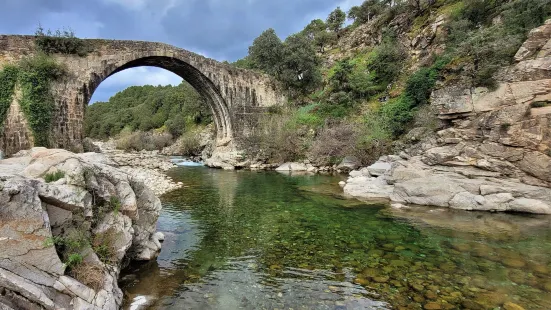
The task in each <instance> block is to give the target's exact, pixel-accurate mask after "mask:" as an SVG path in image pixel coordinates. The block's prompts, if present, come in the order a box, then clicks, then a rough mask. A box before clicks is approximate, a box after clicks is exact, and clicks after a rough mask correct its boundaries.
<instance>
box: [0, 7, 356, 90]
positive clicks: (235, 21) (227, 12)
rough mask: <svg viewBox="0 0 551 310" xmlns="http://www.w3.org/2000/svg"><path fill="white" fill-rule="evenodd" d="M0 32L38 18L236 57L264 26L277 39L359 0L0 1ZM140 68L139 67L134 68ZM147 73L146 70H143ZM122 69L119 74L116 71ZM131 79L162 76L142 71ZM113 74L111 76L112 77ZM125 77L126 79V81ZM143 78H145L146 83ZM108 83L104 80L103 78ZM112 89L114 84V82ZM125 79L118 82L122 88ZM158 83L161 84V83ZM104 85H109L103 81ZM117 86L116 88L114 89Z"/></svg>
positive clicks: (91, 33)
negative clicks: (273, 32)
mask: <svg viewBox="0 0 551 310" xmlns="http://www.w3.org/2000/svg"><path fill="white" fill-rule="evenodd" d="M0 1H1V3H2V4H1V5H0V6H1V9H0V33H6V34H32V33H34V31H35V29H36V26H37V25H38V23H39V22H40V23H42V25H43V26H44V27H45V28H51V29H52V30H55V29H59V28H63V27H69V28H71V29H73V30H74V31H75V33H76V35H77V36H80V37H87V38H93V37H100V38H106V39H124V40H145V41H156V42H164V43H168V44H171V45H175V46H178V47H181V48H185V49H187V50H190V51H193V52H196V53H199V54H202V55H204V56H207V57H210V58H214V59H217V60H220V61H223V60H229V61H235V60H237V59H239V58H242V57H244V56H246V55H247V51H248V47H249V45H251V44H252V42H253V40H254V39H255V38H256V37H257V36H258V35H260V33H262V32H263V31H264V30H266V29H268V28H274V29H275V30H276V32H277V33H278V35H279V36H280V37H281V38H285V37H287V36H288V35H290V34H292V33H295V32H298V31H300V30H302V29H303V28H304V26H305V25H306V24H308V23H309V22H310V20H312V19H315V18H321V19H325V18H326V17H327V15H328V14H329V12H331V11H332V10H333V9H335V8H336V7H337V6H341V8H342V9H343V10H346V9H348V8H350V7H351V6H353V5H358V4H360V3H361V2H362V0H78V1H75V0H0ZM136 72H139V71H136ZM148 72H149V71H148ZM121 74H122V73H121ZM136 76H140V78H139V79H138V80H136V79H135V80H134V82H136V83H138V84H140V85H141V84H143V83H144V82H143V81H149V82H150V83H158V81H162V80H163V78H162V77H159V76H154V77H151V78H149V77H147V76H148V74H145V73H144V72H142V73H141V74H136ZM113 78H115V77H113ZM131 78H133V77H131V76H127V78H126V81H129V82H130V81H131ZM149 82H147V83H149ZM106 83H108V81H106ZM109 83H113V84H112V86H111V87H112V88H113V87H115V84H117V83H116V82H109ZM123 84H124V85H126V84H128V83H122V84H121V87H122V86H123ZM161 84H162V83H161ZM108 85H109V84H108ZM118 90H120V89H118Z"/></svg>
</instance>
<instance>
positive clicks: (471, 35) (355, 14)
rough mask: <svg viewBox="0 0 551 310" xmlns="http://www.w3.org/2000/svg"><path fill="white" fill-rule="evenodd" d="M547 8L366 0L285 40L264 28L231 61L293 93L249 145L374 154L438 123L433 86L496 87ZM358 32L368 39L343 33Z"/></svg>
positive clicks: (287, 156)
mask: <svg viewBox="0 0 551 310" xmlns="http://www.w3.org/2000/svg"><path fill="white" fill-rule="evenodd" d="M345 15H346V16H347V17H348V19H349V20H350V22H351V23H350V25H348V26H346V27H344V24H345ZM550 16H551V3H550V2H549V1H545V0H509V1H507V0H500V1H483V0H462V1H459V0H418V1H379V0H367V1H364V2H363V3H362V4H361V5H360V6H355V7H352V8H351V9H350V10H349V11H348V12H347V13H346V14H345V13H344V12H342V10H341V9H340V8H337V9H335V11H333V12H332V13H331V14H330V15H329V16H328V17H327V19H326V21H323V20H320V19H316V20H313V21H312V22H311V23H310V24H308V25H307V26H306V27H305V28H304V29H303V30H302V31H300V32H298V33H296V34H293V35H291V36H289V37H288V38H286V39H285V40H283V41H282V40H280V39H279V37H278V36H277V34H276V33H275V31H274V30H273V29H268V30H266V31H264V32H263V33H262V34H261V35H260V36H259V37H258V38H256V39H255V40H254V42H253V44H252V46H251V47H250V48H249V54H248V55H247V56H246V57H245V58H243V59H241V60H238V61H236V62H235V63H234V65H235V66H238V67H243V68H248V69H255V70H260V71H263V72H265V73H267V74H270V75H272V76H274V77H275V78H276V79H278V80H279V81H280V82H281V83H283V85H284V86H285V87H286V89H287V90H288V94H289V97H290V102H289V105H288V106H287V107H286V108H285V109H283V110H281V111H279V113H278V115H277V116H275V115H271V116H269V117H266V119H265V120H264V121H263V122H262V124H261V126H259V128H257V130H256V132H255V134H254V135H253V137H252V138H251V139H250V141H248V142H249V147H248V152H247V155H249V156H250V157H252V158H258V159H261V160H267V161H273V162H281V161H294V160H300V159H306V158H307V159H310V161H314V162H317V163H318V164H320V165H328V164H334V163H337V162H338V161H339V160H341V159H342V158H343V157H345V156H356V157H357V158H358V159H359V160H360V161H361V162H362V163H363V164H367V163H369V162H372V161H373V160H375V159H376V157H378V156H379V155H380V154H383V153H385V152H388V151H390V150H391V149H392V146H393V144H395V142H394V141H395V140H398V139H400V137H402V135H403V134H405V133H406V132H407V131H408V130H410V129H411V128H413V127H414V126H425V127H433V128H429V129H435V128H434V127H438V121H437V120H436V119H435V117H434V114H433V113H432V112H431V111H430V109H429V108H428V106H427V104H428V103H429V101H430V94H431V92H432V90H433V89H434V88H435V87H438V86H439V85H444V84H446V83H451V82H454V83H458V82H459V83H461V84H463V85H465V86H472V87H488V88H490V89H492V88H495V87H496V81H495V78H494V77H495V74H496V73H497V72H498V70H499V69H500V68H502V67H504V66H507V65H509V64H511V63H512V62H513V56H514V54H515V53H516V51H517V50H518V48H519V47H520V45H521V44H522V42H523V41H524V40H525V39H526V36H527V34H528V32H529V31H530V30H531V29H532V28H534V27H537V26H539V25H541V24H542V23H543V22H544V21H545V19H546V18H548V17H550ZM435 25H436V26H435ZM433 27H438V29H439V30H438V31H436V32H434V33H429V34H427V32H430V30H431V28H433ZM433 31H434V30H433ZM358 36H363V38H362V39H361V40H362V41H363V43H366V44H365V47H363V48H356V47H355V46H352V45H351V44H350V43H349V42H350V41H353V40H356V41H358V40H357V38H356V37H358ZM421 40H429V42H427V44H425V46H420V45H419V43H416V42H418V41H421ZM297 42H300V44H297ZM276 112H277V111H276ZM289 141H292V142H289Z"/></svg>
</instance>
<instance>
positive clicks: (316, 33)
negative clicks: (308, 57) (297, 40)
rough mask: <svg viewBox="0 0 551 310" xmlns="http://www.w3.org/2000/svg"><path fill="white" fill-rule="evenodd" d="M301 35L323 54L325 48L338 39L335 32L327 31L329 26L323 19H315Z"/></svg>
mask: <svg viewBox="0 0 551 310" xmlns="http://www.w3.org/2000/svg"><path fill="white" fill-rule="evenodd" d="M301 34H303V35H304V36H306V37H307V38H308V39H310V40H311V41H312V42H313V44H314V45H315V46H316V47H318V51H319V52H321V53H323V52H324V50H325V47H326V46H327V45H329V44H330V43H331V42H334V41H335V40H336V39H337V36H336V34H335V33H334V32H328V31H327V25H326V24H325V22H323V20H321V19H314V20H312V21H311V22H310V24H308V25H307V26H306V27H305V28H304V30H302V32H301Z"/></svg>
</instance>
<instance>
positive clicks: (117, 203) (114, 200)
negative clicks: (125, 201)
mask: <svg viewBox="0 0 551 310" xmlns="http://www.w3.org/2000/svg"><path fill="white" fill-rule="evenodd" d="M109 204H111V207H113V212H114V213H115V215H118V214H119V210H120V209H121V201H120V199H119V198H118V197H116V196H111V198H109Z"/></svg>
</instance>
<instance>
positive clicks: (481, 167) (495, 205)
mask: <svg viewBox="0 0 551 310" xmlns="http://www.w3.org/2000/svg"><path fill="white" fill-rule="evenodd" d="M515 60H516V61H517V62H516V63H515V64H514V65H512V66H510V67H508V68H504V69H503V70H501V72H499V74H498V75H497V78H498V87H497V89H496V90H493V91H491V90H489V89H487V88H465V87H462V86H460V85H449V86H444V87H442V88H440V89H438V90H435V91H434V92H433V93H432V96H431V105H432V106H433V107H434V108H435V109H436V110H437V111H438V114H437V116H438V118H440V119H441V120H443V121H444V122H446V123H447V126H446V128H444V129H442V130H440V131H438V132H437V133H436V134H435V135H433V136H430V135H428V136H427V137H425V138H423V139H422V140H421V141H420V142H419V143H418V144H417V145H415V146H414V147H411V148H409V149H408V150H406V151H405V152H402V153H401V154H400V156H401V157H402V158H398V157H396V156H390V157H386V158H383V159H382V160H380V161H379V162H378V163H376V164H375V165H374V166H371V167H368V168H367V169H364V170H360V171H354V172H352V173H351V178H350V179H349V180H348V182H347V184H346V186H345V187H344V190H345V192H346V193H348V194H350V195H352V196H356V197H360V198H372V197H376V198H385V197H386V198H389V199H391V200H392V201H395V202H400V203H409V204H420V205H432V206H441V207H450V208H455V209H465V210H491V211H519V212H531V213H544V214H551V189H549V187H550V185H551V138H550V137H551V126H550V120H551V20H549V21H547V22H546V23H545V24H544V25H543V26H541V27H539V28H536V29H534V30H532V31H531V32H530V35H529V38H528V39H527V41H526V42H525V43H524V44H523V45H522V47H521V48H520V49H519V51H518V53H517V55H516V57H515ZM416 130H417V129H416ZM417 131H419V130H417ZM380 168H384V169H380ZM381 172H383V174H382V175H381Z"/></svg>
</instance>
